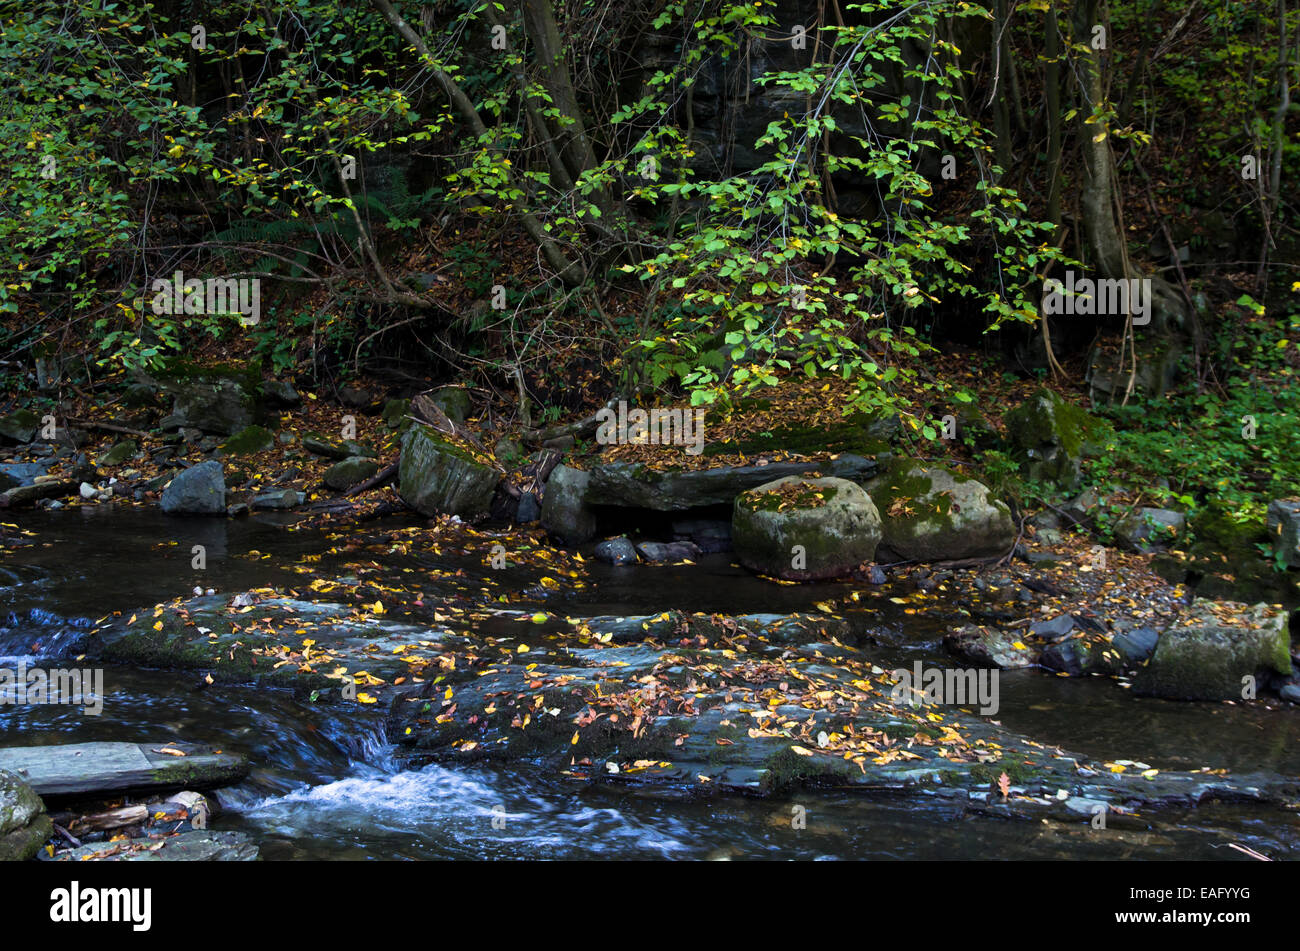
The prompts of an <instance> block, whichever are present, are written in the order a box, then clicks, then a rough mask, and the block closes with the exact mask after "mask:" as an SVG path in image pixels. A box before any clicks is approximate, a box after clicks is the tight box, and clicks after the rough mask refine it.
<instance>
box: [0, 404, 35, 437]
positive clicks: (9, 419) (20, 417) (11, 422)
mask: <svg viewBox="0 0 1300 951" xmlns="http://www.w3.org/2000/svg"><path fill="white" fill-rule="evenodd" d="M40 424H41V418H40V417H39V416H37V415H36V414H35V413H34V412H32V411H31V410H29V409H19V410H14V412H12V413H10V414H9V415H8V416H0V438H3V439H5V440H6V441H8V442H11V443H25V442H31V441H32V440H33V439H35V438H36V431H37V430H38V429H39V428H40Z"/></svg>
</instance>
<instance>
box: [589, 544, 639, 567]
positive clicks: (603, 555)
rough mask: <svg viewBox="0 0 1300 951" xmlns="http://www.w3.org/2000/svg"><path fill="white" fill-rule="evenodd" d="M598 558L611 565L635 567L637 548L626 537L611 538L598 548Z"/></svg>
mask: <svg viewBox="0 0 1300 951" xmlns="http://www.w3.org/2000/svg"><path fill="white" fill-rule="evenodd" d="M596 557H597V558H599V559H600V560H601V561H603V562H607V563H608V564H611V565H635V564H636V563H637V560H638V559H637V554H636V547H635V546H634V545H633V544H632V542H631V541H629V540H628V539H627V538H626V537H619V538H611V539H609V540H607V541H603V542H601V543H600V544H599V545H597V546H596Z"/></svg>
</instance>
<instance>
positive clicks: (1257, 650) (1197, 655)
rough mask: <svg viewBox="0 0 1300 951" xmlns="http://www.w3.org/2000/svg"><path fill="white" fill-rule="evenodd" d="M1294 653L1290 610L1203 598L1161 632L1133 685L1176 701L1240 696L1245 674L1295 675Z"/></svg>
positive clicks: (1222, 698)
mask: <svg viewBox="0 0 1300 951" xmlns="http://www.w3.org/2000/svg"><path fill="white" fill-rule="evenodd" d="M1290 652H1291V636H1290V632H1289V629H1288V624H1287V614H1286V612H1285V611H1277V610H1274V609H1273V608H1271V607H1269V606H1268V605H1267V604H1263V603H1261V604H1256V605H1254V606H1253V607H1249V606H1247V605H1244V604H1236V603H1233V602H1215V601H1207V600H1203V599H1199V598H1198V599H1197V600H1196V601H1194V602H1193V603H1192V605H1191V607H1189V608H1188V609H1187V612H1186V613H1185V614H1184V615H1183V616H1181V617H1179V618H1178V619H1177V620H1176V621H1175V622H1174V623H1173V624H1172V625H1170V626H1169V627H1168V628H1166V629H1165V631H1164V632H1163V633H1162V634H1161V635H1160V640H1159V642H1158V643H1157V644H1156V649H1155V653H1154V654H1153V655H1152V656H1151V660H1150V661H1149V662H1148V663H1147V665H1146V666H1145V667H1144V668H1142V669H1141V670H1140V671H1139V672H1138V674H1137V676H1136V678H1135V679H1134V689H1135V691H1136V692H1137V693H1140V694H1144V695H1146V696H1155V697H1167V698H1169V699H1175V700H1241V699H1242V694H1243V689H1244V686H1245V683H1246V681H1245V678H1247V677H1255V678H1257V679H1258V678H1259V677H1260V676H1261V675H1263V674H1265V673H1266V672H1267V671H1269V670H1274V671H1277V672H1278V673H1281V674H1290V673H1291V653H1290Z"/></svg>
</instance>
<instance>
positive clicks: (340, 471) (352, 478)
mask: <svg viewBox="0 0 1300 951" xmlns="http://www.w3.org/2000/svg"><path fill="white" fill-rule="evenodd" d="M378 471H379V463H377V462H375V461H374V460H373V459H363V458H361V457H360V456H353V457H352V458H350V459H344V460H343V461H342V462H336V463H334V465H332V466H330V467H329V468H328V469H327V470H326V471H325V476H324V482H325V485H326V486H327V487H328V488H331V489H333V490H334V491H335V492H344V491H346V490H348V489H350V488H352V487H353V486H354V485H357V484H359V483H361V482H365V481H366V480H367V479H369V478H370V477H371V476H373V475H374V474H375V473H376V472H378Z"/></svg>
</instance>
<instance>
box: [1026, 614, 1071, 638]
mask: <svg viewBox="0 0 1300 951" xmlns="http://www.w3.org/2000/svg"><path fill="white" fill-rule="evenodd" d="M1073 630H1074V618H1072V617H1070V615H1068V614H1062V615H1060V616H1058V617H1054V618H1050V619H1048V620H1045V621H1035V622H1034V623H1032V624H1030V625H1029V633H1030V634H1032V635H1034V636H1035V637H1038V638H1042V639H1043V640H1045V641H1059V640H1060V639H1061V638H1063V637H1068V636H1069V635H1070V632H1071V631H1073Z"/></svg>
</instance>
